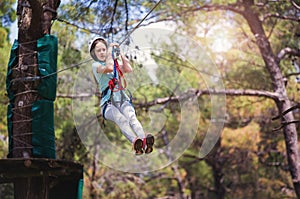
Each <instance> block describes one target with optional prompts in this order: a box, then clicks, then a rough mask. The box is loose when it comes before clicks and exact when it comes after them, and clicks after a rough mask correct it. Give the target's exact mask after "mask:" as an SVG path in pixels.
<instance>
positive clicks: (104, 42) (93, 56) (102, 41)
mask: <svg viewBox="0 0 300 199" xmlns="http://www.w3.org/2000/svg"><path fill="white" fill-rule="evenodd" d="M100 42H101V43H103V44H104V45H105V46H106V48H108V44H107V42H106V41H105V40H104V39H103V38H99V39H96V40H95V41H94V42H93V43H92V46H91V50H90V54H91V56H92V58H93V59H94V60H95V61H98V58H97V56H96V55H95V52H94V48H95V46H96V45H97V44H98V43H100Z"/></svg>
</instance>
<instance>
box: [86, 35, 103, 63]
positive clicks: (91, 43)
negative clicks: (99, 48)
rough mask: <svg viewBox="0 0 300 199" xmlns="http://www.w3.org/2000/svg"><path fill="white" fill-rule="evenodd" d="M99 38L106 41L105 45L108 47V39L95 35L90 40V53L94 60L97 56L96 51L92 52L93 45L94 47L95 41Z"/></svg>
mask: <svg viewBox="0 0 300 199" xmlns="http://www.w3.org/2000/svg"><path fill="white" fill-rule="evenodd" d="M97 40H102V41H104V42H105V45H106V47H108V46H107V41H106V40H105V39H104V38H103V37H94V38H93V39H91V40H90V41H89V46H88V47H89V48H88V49H89V53H90V55H91V57H92V58H93V59H94V60H97V57H96V55H95V53H94V52H92V50H93V49H92V47H93V43H94V42H95V41H97Z"/></svg>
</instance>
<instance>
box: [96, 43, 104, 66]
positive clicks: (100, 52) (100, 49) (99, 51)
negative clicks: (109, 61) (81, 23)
mask: <svg viewBox="0 0 300 199" xmlns="http://www.w3.org/2000/svg"><path fill="white" fill-rule="evenodd" d="M94 51H95V55H96V57H97V58H98V59H99V60H100V61H105V60H106V56H107V48H106V46H105V44H104V43H102V42H98V43H97V44H96V46H95V49H94Z"/></svg>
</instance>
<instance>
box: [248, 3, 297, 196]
mask: <svg viewBox="0 0 300 199" xmlns="http://www.w3.org/2000/svg"><path fill="white" fill-rule="evenodd" d="M244 2H245V3H244V4H245V9H244V11H243V16H244V17H245V19H246V20H247V22H248V24H249V26H250V29H251V31H252V33H253V34H254V36H255V38H256V44H257V46H258V48H259V50H260V53H261V55H262V57H263V60H264V62H265V64H266V67H267V69H268V71H269V74H270V77H271V79H272V82H273V89H274V92H275V93H277V94H278V96H279V97H278V99H277V100H276V105H277V108H278V111H279V114H282V112H283V111H285V110H287V109H289V108H291V101H290V99H289V98H288V95H287V92H286V87H285V79H284V77H283V74H282V72H281V70H280V67H279V60H278V58H277V56H275V55H274V53H273V51H272V48H271V45H270V43H269V41H268V38H267V37H266V34H265V31H264V29H263V26H262V22H261V21H260V19H259V18H258V16H259V15H258V13H255V10H254V9H253V7H252V6H254V5H253V2H250V1H247V0H244ZM291 121H294V115H293V113H292V112H288V113H287V114H285V115H284V116H282V117H281V122H282V124H285V123H288V122H291ZM283 133H284V137H285V143H286V152H287V158H288V164H289V170H290V174H291V177H292V181H293V183H294V188H295V192H296V195H297V197H298V198H300V168H299V164H298V162H299V154H298V136H297V130H296V125H295V124H294V123H289V124H286V125H284V128H283Z"/></svg>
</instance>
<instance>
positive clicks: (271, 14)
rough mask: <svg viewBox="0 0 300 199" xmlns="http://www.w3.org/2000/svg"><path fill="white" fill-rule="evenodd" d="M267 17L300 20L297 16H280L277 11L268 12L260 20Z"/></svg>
mask: <svg viewBox="0 0 300 199" xmlns="http://www.w3.org/2000/svg"><path fill="white" fill-rule="evenodd" d="M268 18H277V19H283V20H289V21H296V22H300V18H299V17H294V16H282V15H280V14H279V13H268V14H266V15H265V16H264V17H263V20H262V21H265V20H266V19H268Z"/></svg>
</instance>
